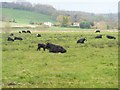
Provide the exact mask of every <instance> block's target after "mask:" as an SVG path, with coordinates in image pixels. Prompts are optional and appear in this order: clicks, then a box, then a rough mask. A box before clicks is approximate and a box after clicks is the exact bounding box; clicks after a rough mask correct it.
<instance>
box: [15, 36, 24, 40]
mask: <svg viewBox="0 0 120 90" xmlns="http://www.w3.org/2000/svg"><path fill="white" fill-rule="evenodd" d="M14 40H23V39H22V38H21V37H14Z"/></svg>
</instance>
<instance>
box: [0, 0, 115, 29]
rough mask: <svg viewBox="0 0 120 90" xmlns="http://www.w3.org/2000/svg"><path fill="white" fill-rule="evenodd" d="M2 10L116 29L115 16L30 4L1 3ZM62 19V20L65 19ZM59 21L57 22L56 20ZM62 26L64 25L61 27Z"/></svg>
mask: <svg viewBox="0 0 120 90" xmlns="http://www.w3.org/2000/svg"><path fill="white" fill-rule="evenodd" d="M0 4H1V5H2V7H3V8H13V9H19V10H27V11H32V12H37V13H41V14H45V15H49V16H51V17H52V18H53V19H54V20H56V21H57V20H58V18H59V17H60V16H63V17H64V16H65V17H69V20H68V22H69V23H70V22H71V23H73V22H83V21H88V22H95V23H97V22H100V23H101V22H102V24H106V25H109V26H110V27H111V28H117V14H112V13H110V14H94V13H86V12H81V11H61V10H56V9H55V8H54V7H53V6H50V5H43V4H31V3H30V2H9V3H8V2H1V3H0ZM65 17H64V19H65ZM66 20H67V19H66ZM58 21H59V20H58ZM63 26H64V25H63Z"/></svg>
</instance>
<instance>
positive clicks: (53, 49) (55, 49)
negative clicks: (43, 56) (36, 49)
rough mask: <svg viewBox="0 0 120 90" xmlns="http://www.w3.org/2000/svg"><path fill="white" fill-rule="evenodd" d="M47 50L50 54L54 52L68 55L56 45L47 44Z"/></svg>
mask: <svg viewBox="0 0 120 90" xmlns="http://www.w3.org/2000/svg"><path fill="white" fill-rule="evenodd" d="M46 49H48V50H49V52H53V53H59V52H60V53H66V52H67V51H66V50H65V49H64V48H63V47H62V46H59V45H55V44H51V43H47V44H46Z"/></svg>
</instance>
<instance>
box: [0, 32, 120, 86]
mask: <svg viewBox="0 0 120 90" xmlns="http://www.w3.org/2000/svg"><path fill="white" fill-rule="evenodd" d="M39 33H40V34H41V36H42V37H36V36H35V34H36V33H32V34H28V33H26V34H25V33H21V34H20V33H14V36H19V37H22V38H23V40H22V41H14V42H9V41H7V37H8V36H9V34H8V33H7V34H5V33H3V35H2V39H3V40H2V62H3V64H2V82H3V85H2V86H3V88H6V87H7V88H12V87H15V88H32V87H34V88H118V45H120V43H119V42H118V35H117V32H103V33H100V34H102V35H103V38H102V39H95V38H94V37H95V36H96V35H99V33H94V32H39ZM106 35H113V36H115V37H116V38H117V39H115V40H110V39H107V38H106ZM81 37H86V38H87V41H85V44H77V43H76V42H77V40H78V39H80V38H81ZM47 42H50V43H54V44H58V45H61V46H63V47H64V48H65V49H66V50H67V52H66V53H49V51H48V50H46V51H43V49H41V51H37V44H38V43H47Z"/></svg>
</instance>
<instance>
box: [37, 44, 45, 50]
mask: <svg viewBox="0 0 120 90" xmlns="http://www.w3.org/2000/svg"><path fill="white" fill-rule="evenodd" d="M45 47H46V45H45V44H41V43H38V48H37V51H38V50H39V51H40V48H43V50H44V51H45Z"/></svg>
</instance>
